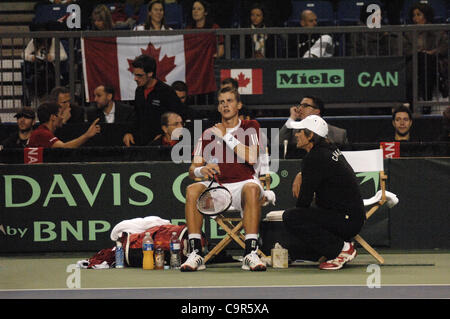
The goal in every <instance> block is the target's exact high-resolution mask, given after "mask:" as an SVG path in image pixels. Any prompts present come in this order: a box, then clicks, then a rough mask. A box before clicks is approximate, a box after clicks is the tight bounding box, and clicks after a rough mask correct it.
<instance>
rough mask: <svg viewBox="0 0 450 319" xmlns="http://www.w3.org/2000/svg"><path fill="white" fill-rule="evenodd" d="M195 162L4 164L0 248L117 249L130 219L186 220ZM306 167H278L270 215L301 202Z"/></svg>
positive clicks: (211, 227) (216, 235)
mask: <svg viewBox="0 0 450 319" xmlns="http://www.w3.org/2000/svg"><path fill="white" fill-rule="evenodd" d="M188 168H189V164H188V163H180V164H176V163H173V162H132V163H131V162H127V163H124V162H122V163H66V164H35V165H0V176H1V180H0V181H1V182H0V205H1V206H0V209H1V211H0V252H38V251H44V252H45V251H47V252H52V251H93V250H94V251H97V250H100V249H103V248H111V247H113V245H114V243H113V241H112V240H111V239H110V235H111V231H112V229H113V228H114V226H115V225H117V224H118V223H119V222H121V221H124V220H129V219H133V218H137V217H146V216H158V217H161V218H163V219H167V220H169V221H170V222H171V223H172V224H180V223H185V218H184V206H185V194H186V187H187V186H188V185H189V184H190V183H192V180H190V179H189V177H188ZM299 169H300V161H299V160H285V161H280V163H279V166H278V167H277V169H276V171H273V172H271V189H272V190H273V191H274V192H275V194H276V205H275V206H273V205H269V206H266V207H264V208H263V211H262V218H263V217H264V216H265V215H266V214H267V213H268V212H270V211H271V210H281V209H286V208H288V207H293V206H295V199H294V198H293V196H292V191H291V185H292V181H293V179H294V177H295V175H296V174H297V172H298V170H299ZM361 178H362V177H361ZM366 180H368V181H369V182H365V181H366ZM371 180H372V177H370V176H364V184H366V185H367V186H368V188H369V194H371V193H373V192H374V190H375V189H376V188H377V187H378V185H377V184H374V183H373V182H372V181H371ZM374 181H375V182H376V180H375V179H374ZM374 186H375V188H374ZM386 225H387V224H386ZM386 231H387V226H386V227H383V231H381V237H382V238H383V239H385V238H387V234H386ZM204 232H205V234H206V235H207V236H208V239H209V243H210V244H211V245H213V244H214V243H217V242H218V241H219V240H220V239H221V238H222V237H223V236H224V235H225V232H224V231H223V230H221V229H220V228H218V227H217V224H216V223H215V222H214V220H213V219H209V218H206V219H205V222H204Z"/></svg>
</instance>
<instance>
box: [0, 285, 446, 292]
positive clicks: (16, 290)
mask: <svg viewBox="0 0 450 319" xmlns="http://www.w3.org/2000/svg"><path fill="white" fill-rule="evenodd" d="M435 286H436V287H440V286H448V287H450V284H386V285H381V288H383V287H435ZM326 287H330V288H332V287H348V288H350V287H367V285H338V284H335V285H284V286H278V285H267V286H187V287H122V288H120V287H110V288H42V289H39V288H37V289H26V288H23V289H0V292H9V291H11V292H22V291H36V292H37V291H82V290H86V291H90V290H156V289H227V288H230V289H236V288H246V289H247V288H326Z"/></svg>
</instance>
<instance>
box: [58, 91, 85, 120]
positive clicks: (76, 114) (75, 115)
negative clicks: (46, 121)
mask: <svg viewBox="0 0 450 319" xmlns="http://www.w3.org/2000/svg"><path fill="white" fill-rule="evenodd" d="M50 100H51V101H53V102H56V103H57V104H59V105H60V106H61V107H62V108H63V110H64V111H65V110H66V109H68V112H64V113H63V114H64V116H65V117H64V119H63V120H64V124H66V123H69V124H75V123H84V108H82V107H81V106H78V105H76V104H75V103H72V97H71V96H70V90H69V89H68V88H66V87H63V86H57V87H55V88H53V90H52V91H51V92H50Z"/></svg>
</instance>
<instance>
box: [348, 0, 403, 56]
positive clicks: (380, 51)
mask: <svg viewBox="0 0 450 319" xmlns="http://www.w3.org/2000/svg"><path fill="white" fill-rule="evenodd" d="M369 5H370V4H365V5H363V6H362V7H361V11H360V16H359V19H360V21H359V23H358V25H359V26H367V19H368V18H369V16H372V15H373V12H370V11H369V12H367V7H368V6H369ZM383 15H384V11H383V10H382V11H381V12H380V20H381V23H382V22H383ZM373 19H375V18H373ZM373 22H374V23H375V21H373ZM400 37H401V34H400V33H398V32H376V33H375V32H364V33H363V32H356V33H350V34H347V37H346V38H347V39H349V40H348V41H346V52H348V53H347V55H351V56H399V55H401V52H400V51H399V46H398V39H399V38H400Z"/></svg>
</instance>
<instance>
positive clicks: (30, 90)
mask: <svg viewBox="0 0 450 319" xmlns="http://www.w3.org/2000/svg"><path fill="white" fill-rule="evenodd" d="M137 32H139V33H137ZM206 32H208V33H210V32H214V33H215V34H216V35H217V37H221V38H223V44H224V56H223V57H221V58H224V59H249V58H252V53H253V52H254V51H253V48H252V47H250V48H251V49H250V50H251V51H252V52H249V49H248V47H246V42H247V41H248V40H247V39H249V37H251V36H253V35H255V34H264V35H267V36H268V37H271V38H272V39H273V41H272V42H271V45H272V46H273V47H272V48H271V49H272V52H273V55H272V57H273V58H279V59H280V58H281V59H284V58H299V59H301V56H300V55H299V54H300V50H298V42H299V40H300V39H303V40H305V39H306V42H308V41H307V40H308V39H311V38H312V37H314V36H315V35H316V34H328V35H330V36H331V38H332V44H333V46H334V49H333V56H402V55H403V56H407V60H408V68H409V69H408V70H410V71H409V72H408V73H407V83H408V86H409V89H410V91H409V92H410V93H409V96H410V99H409V100H410V103H411V104H412V105H411V106H412V108H413V110H414V112H419V113H420V112H421V111H422V110H423V108H429V107H432V106H448V105H449V104H450V98H449V96H450V94H449V93H450V88H449V85H448V83H449V82H448V81H449V78H450V67H449V63H448V60H449V57H450V46H449V42H448V40H449V38H450V24H430V25H421V26H418V25H401V26H383V27H381V28H378V29H376V28H375V29H369V28H368V27H365V26H344V27H336V26H332V27H331V26H330V27H315V28H266V29H257V30H255V29H243V28H241V29H210V30H170V31H128V30H117V31H57V32H53V31H39V32H21V33H0V61H1V63H0V67H1V68H0V96H1V98H0V112H1V113H6V112H14V111H15V110H17V109H19V108H20V107H21V106H22V105H32V106H35V107H36V106H37V105H38V103H39V99H40V98H42V97H43V96H45V94H47V93H48V92H49V91H50V90H51V89H52V87H53V86H59V85H65V86H67V87H68V88H69V89H70V91H71V95H72V97H79V102H80V103H81V104H82V105H84V103H85V102H84V101H85V94H86V92H84V84H83V81H84V80H83V76H82V67H81V58H80V38H82V37H116V36H121V37H135V36H137V35H148V36H149V35H154V36H158V35H179V34H192V33H194V34H196V33H206ZM426 36H428V37H434V38H433V41H434V43H435V46H433V45H431V46H432V47H436V48H438V50H433V51H432V52H429V53H430V54H425V53H424V52H419V48H420V47H421V46H422V41H423V40H424V39H425V40H426V41H429V39H428V40H427V39H426V38H424V37H426ZM52 38H53V39H55V41H54V51H55V52H56V53H55V58H54V61H53V62H48V63H39V62H38V61H37V60H34V61H33V62H28V61H25V59H24V52H25V49H26V46H27V45H28V43H29V41H31V39H52ZM20 40H22V41H20ZM318 41H319V42H320V41H322V39H320V40H318ZM320 44H321V46H322V43H321V42H320ZM61 46H63V47H64V48H65V51H66V54H67V59H66V60H65V61H62V59H61V56H60V47H61ZM292 48H294V49H293V50H292ZM309 49H311V47H310V45H307V47H306V51H307V52H308V50H309ZM293 52H294V53H293ZM309 52H310V51H309ZM38 64H39V65H40V66H39V67H40V68H41V69H42V70H41V71H42V72H43V76H40V77H39V76H38V74H37V73H38V71H39V70H38ZM34 79H38V80H34ZM438 89H440V90H438ZM430 90H432V92H430ZM436 92H438V94H437V95H436V94H435V95H434V96H433V93H436ZM337 102H338V101H337ZM371 102H372V101H367V103H358V106H359V107H376V106H377V103H371ZM206 104H213V101H211V100H209V101H208V100H207V102H206ZM378 104H379V103H378ZM337 105H338V106H339V103H337ZM388 105H389V103H388ZM380 106H386V105H384V104H383V105H380ZM273 107H276V106H273ZM279 107H281V108H285V107H286V106H282V105H280V106H279ZM346 107H349V108H351V107H355V106H352V105H347V106H346Z"/></svg>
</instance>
